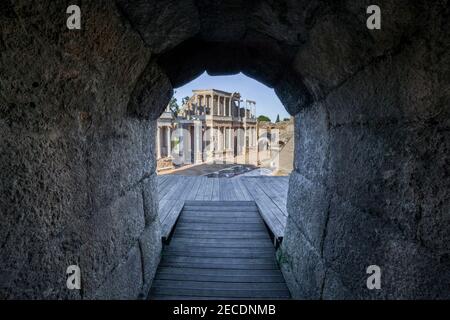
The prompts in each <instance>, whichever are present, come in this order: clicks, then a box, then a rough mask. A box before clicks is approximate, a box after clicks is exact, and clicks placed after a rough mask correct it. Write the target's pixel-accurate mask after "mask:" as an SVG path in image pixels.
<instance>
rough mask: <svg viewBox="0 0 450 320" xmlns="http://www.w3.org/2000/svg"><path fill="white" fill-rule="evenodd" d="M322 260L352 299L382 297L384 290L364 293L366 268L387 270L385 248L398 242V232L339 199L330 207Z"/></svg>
mask: <svg viewBox="0 0 450 320" xmlns="http://www.w3.org/2000/svg"><path fill="white" fill-rule="evenodd" d="M329 215H330V216H329V218H328V219H329V220H328V224H327V231H326V237H325V240H324V248H323V258H324V260H325V262H326V263H327V266H329V267H330V268H331V269H332V270H334V271H335V273H336V274H338V275H339V277H340V280H341V281H342V284H343V285H344V286H345V287H346V288H348V290H350V292H352V293H353V294H354V297H355V298H363V297H364V298H368V299H375V298H386V294H387V292H386V291H382V290H381V291H379V290H368V289H367V286H366V281H367V278H368V276H369V275H367V274H366V271H367V267H369V266H370V265H378V266H380V268H382V270H386V269H387V268H389V265H388V263H387V260H386V257H385V255H386V252H385V248H386V245H387V244H388V243H389V242H391V241H397V240H400V239H401V233H400V230H399V229H397V228H395V227H394V226H392V225H391V224H389V222H387V221H385V220H383V219H380V218H379V217H378V216H375V215H372V214H369V213H367V212H365V211H362V210H360V209H358V208H356V207H353V206H352V205H351V204H350V203H349V202H347V201H344V200H342V199H339V198H335V199H333V201H332V203H331V205H330V213H329Z"/></svg>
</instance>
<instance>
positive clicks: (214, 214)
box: [183, 210, 261, 218]
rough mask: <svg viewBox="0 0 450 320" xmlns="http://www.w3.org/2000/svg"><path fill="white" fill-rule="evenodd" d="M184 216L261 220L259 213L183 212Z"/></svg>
mask: <svg viewBox="0 0 450 320" xmlns="http://www.w3.org/2000/svg"><path fill="white" fill-rule="evenodd" d="M183 214H184V215H185V216H186V217H230V218H244V217H253V218H260V217H261V216H260V214H259V212H258V211H251V212H248V211H231V212H230V211H214V212H209V211H186V210H183Z"/></svg>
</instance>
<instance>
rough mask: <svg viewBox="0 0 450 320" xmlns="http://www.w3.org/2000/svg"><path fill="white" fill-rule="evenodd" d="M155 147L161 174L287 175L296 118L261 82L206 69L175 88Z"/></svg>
mask: <svg viewBox="0 0 450 320" xmlns="http://www.w3.org/2000/svg"><path fill="white" fill-rule="evenodd" d="M155 148H156V159H157V173H158V174H159V175H166V174H176V175H187V176H208V177H225V178H230V177H236V176H239V175H247V176H248V175H265V176H288V175H289V174H290V172H291V171H292V168H293V149H294V119H293V117H291V116H290V115H289V114H288V113H287V111H286V110H285V108H284V107H283V105H282V103H281V101H280V100H279V99H278V97H277V96H276V94H275V91H274V90H273V89H271V88H268V87H267V86H265V85H263V84H261V83H260V82H258V81H256V80H253V79H251V78H249V77H247V76H245V75H244V74H242V73H239V74H237V75H230V76H210V75H208V74H207V73H206V72H205V73H203V74H202V75H201V76H199V77H197V78H196V79H194V80H192V81H191V82H189V83H187V84H185V85H183V86H181V87H179V88H176V89H174V96H173V97H172V98H171V100H170V102H169V104H168V105H167V107H166V108H165V110H164V112H163V113H162V115H161V116H160V117H159V118H158V120H157V133H156V143H155Z"/></svg>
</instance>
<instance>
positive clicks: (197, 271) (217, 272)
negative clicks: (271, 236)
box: [158, 267, 281, 277]
mask: <svg viewBox="0 0 450 320" xmlns="http://www.w3.org/2000/svg"><path fill="white" fill-rule="evenodd" d="M159 271H161V272H170V273H171V274H198V275H201V276H215V277H216V276H221V275H223V271H222V270H220V269H208V268H205V269H198V268H175V267H162V268H160V269H159V270H158V272H159ZM226 274H227V275H230V276H234V277H236V276H250V275H253V276H277V275H280V274H281V273H280V270H251V269H247V270H241V269H233V270H228V271H227V273H226Z"/></svg>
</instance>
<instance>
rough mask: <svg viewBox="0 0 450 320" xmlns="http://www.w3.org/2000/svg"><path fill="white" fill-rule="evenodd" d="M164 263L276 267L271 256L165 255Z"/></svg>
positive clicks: (226, 266) (225, 266) (224, 266)
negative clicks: (249, 264)
mask: <svg viewBox="0 0 450 320" xmlns="http://www.w3.org/2000/svg"><path fill="white" fill-rule="evenodd" d="M161 261H162V262H163V264H164V263H167V264H170V263H186V265H187V264H189V263H204V264H211V265H213V264H215V265H222V266H223V268H224V269H226V268H228V267H229V266H230V265H244V264H248V263H251V264H254V265H271V266H273V267H275V269H276V262H275V260H274V259H273V257H262V258H236V257H190V256H174V255H165V256H163V258H162V260H161Z"/></svg>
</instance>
